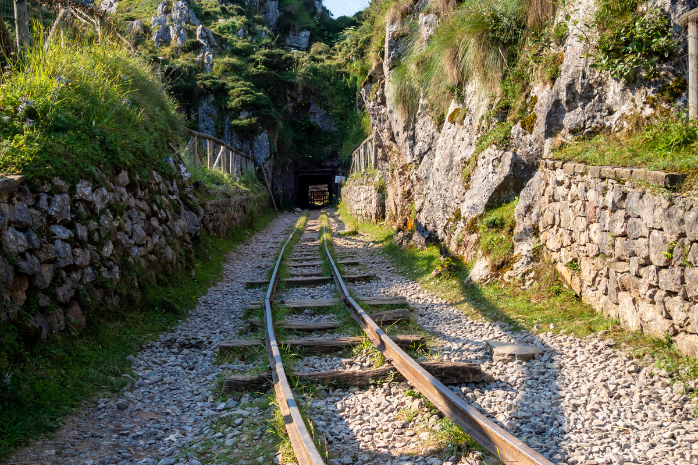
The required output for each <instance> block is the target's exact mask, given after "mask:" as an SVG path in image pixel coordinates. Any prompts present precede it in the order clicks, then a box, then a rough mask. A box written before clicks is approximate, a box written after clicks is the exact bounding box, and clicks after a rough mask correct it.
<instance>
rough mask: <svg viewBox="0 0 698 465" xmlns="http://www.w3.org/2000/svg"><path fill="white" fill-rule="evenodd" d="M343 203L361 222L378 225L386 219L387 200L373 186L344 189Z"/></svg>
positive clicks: (345, 187)
mask: <svg viewBox="0 0 698 465" xmlns="http://www.w3.org/2000/svg"><path fill="white" fill-rule="evenodd" d="M342 201H343V202H345V203H346V204H347V206H348V207H349V211H350V212H351V214H352V215H354V216H355V217H357V218H359V219H360V220H363V221H371V222H373V223H377V222H379V221H383V220H384V219H385V199H384V197H383V194H381V193H380V192H379V191H378V189H376V187H375V186H373V185H361V186H352V185H348V186H344V187H342Z"/></svg>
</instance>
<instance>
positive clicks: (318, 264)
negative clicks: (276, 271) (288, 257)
mask: <svg viewBox="0 0 698 465" xmlns="http://www.w3.org/2000/svg"><path fill="white" fill-rule="evenodd" d="M320 265H322V262H299V263H294V262H291V263H289V264H288V266H290V267H291V268H299V267H303V266H320Z"/></svg>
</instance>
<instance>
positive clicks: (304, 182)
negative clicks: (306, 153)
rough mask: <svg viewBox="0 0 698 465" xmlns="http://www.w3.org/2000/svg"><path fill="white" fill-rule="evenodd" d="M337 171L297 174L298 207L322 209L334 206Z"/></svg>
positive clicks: (302, 172)
mask: <svg viewBox="0 0 698 465" xmlns="http://www.w3.org/2000/svg"><path fill="white" fill-rule="evenodd" d="M335 171H336V170H335V169H326V170H317V171H316V170H313V171H299V172H296V186H297V191H296V205H297V206H298V207H300V208H321V207H325V206H327V205H330V204H332V199H333V198H334V195H335V184H334V176H335Z"/></svg>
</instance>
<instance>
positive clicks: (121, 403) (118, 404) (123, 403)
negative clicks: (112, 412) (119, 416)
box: [116, 400, 128, 410]
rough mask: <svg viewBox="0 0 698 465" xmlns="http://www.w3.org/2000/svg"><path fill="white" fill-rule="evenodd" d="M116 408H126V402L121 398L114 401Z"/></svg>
mask: <svg viewBox="0 0 698 465" xmlns="http://www.w3.org/2000/svg"><path fill="white" fill-rule="evenodd" d="M116 408H118V409H119V410H126V409H127V408H128V403H127V402H125V401H123V400H121V401H119V402H117V403H116Z"/></svg>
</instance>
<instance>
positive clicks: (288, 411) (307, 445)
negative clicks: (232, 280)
mask: <svg viewBox="0 0 698 465" xmlns="http://www.w3.org/2000/svg"><path fill="white" fill-rule="evenodd" d="M297 230H298V226H296V227H295V228H293V231H292V232H291V234H290V235H289V236H288V239H287V240H286V242H285V243H284V246H283V247H282V248H281V252H279V258H278V259H277V260H276V265H275V266H274V272H273V273H272V275H271V280H270V281H269V289H267V294H266V296H265V298H264V328H265V333H266V338H265V344H266V348H267V356H268V357H269V366H270V367H271V376H272V381H273V383H274V390H275V391H276V399H277V401H278V403H279V410H281V414H282V415H283V418H284V425H286V431H287V432H288V437H289V439H290V440H291V446H292V447H293V452H294V453H295V454H296V459H297V460H298V464H299V465H325V461H324V460H323V459H322V456H321V455H320V452H319V451H318V450H317V447H316V446H315V443H314V442H313V437H312V436H311V435H310V433H309V432H308V428H307V427H306V426H305V422H304V421H303V416H302V415H301V412H300V410H299V408H298V404H297V403H296V400H295V398H294V397H293V391H291V386H290V385H289V383H288V379H287V378H286V371H285V370H284V364H283V361H282V360H281V352H280V351H279V344H278V343H277V341H276V335H275V334H274V321H273V318H272V312H271V303H272V301H273V300H274V296H275V295H276V284H277V283H278V281H279V265H281V260H282V259H283V256H284V250H285V249H286V246H287V245H288V243H289V242H290V241H291V239H293V236H294V235H295V234H296V231H297Z"/></svg>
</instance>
